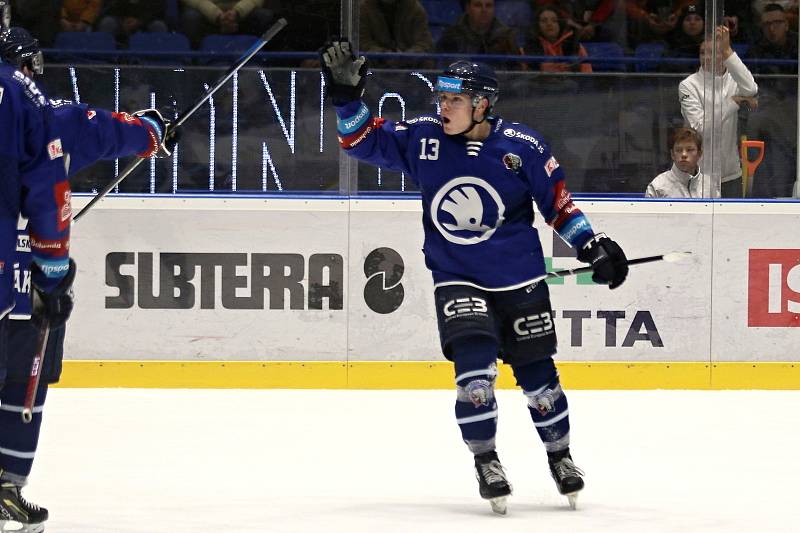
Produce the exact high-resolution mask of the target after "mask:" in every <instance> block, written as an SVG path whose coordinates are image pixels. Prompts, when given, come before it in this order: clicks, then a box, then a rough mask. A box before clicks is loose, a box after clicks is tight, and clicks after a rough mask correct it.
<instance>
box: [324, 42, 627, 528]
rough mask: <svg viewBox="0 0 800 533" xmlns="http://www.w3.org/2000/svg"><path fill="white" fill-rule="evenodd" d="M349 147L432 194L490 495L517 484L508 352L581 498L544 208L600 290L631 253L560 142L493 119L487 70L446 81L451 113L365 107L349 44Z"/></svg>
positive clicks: (471, 432)
mask: <svg viewBox="0 0 800 533" xmlns="http://www.w3.org/2000/svg"><path fill="white" fill-rule="evenodd" d="M321 60H322V70H323V74H324V76H325V79H326V83H327V87H328V95H329V96H330V97H331V99H332V100H333V103H334V105H335V106H336V114H337V116H338V126H337V128H338V134H339V142H340V145H341V147H342V148H343V149H344V150H345V151H346V152H347V153H348V154H349V155H350V156H352V157H355V158H357V159H359V160H362V161H365V162H367V163H371V164H373V165H376V166H381V167H384V168H389V169H392V170H397V171H403V172H405V173H407V174H408V175H410V176H411V177H412V179H413V180H414V183H415V184H416V185H417V186H418V187H419V189H420V192H421V194H422V208H423V214H422V224H423V228H424V234H425V242H424V247H423V252H424V255H425V262H426V265H427V267H428V268H429V269H430V270H431V273H432V274H433V282H434V291H435V293H434V296H435V303H436V313H437V317H438V327H439V334H440V339H441V346H442V351H443V353H444V355H445V357H447V358H448V359H449V360H451V361H452V362H453V363H454V365H455V382H456V389H457V396H456V404H455V416H456V421H457V422H458V425H459V428H460V430H461V434H462V437H463V439H464V442H465V443H466V444H467V446H468V447H469V449H470V451H471V452H472V453H473V454H474V456H475V471H476V477H477V479H478V485H479V492H480V495H481V497H483V498H485V499H487V500H489V501H490V503H491V504H492V508H493V510H494V511H495V512H498V513H501V514H504V513H505V512H506V498H507V497H508V496H509V495H510V494H511V484H510V483H509V482H508V479H507V477H506V474H505V471H504V469H503V467H502V466H501V464H500V460H499V459H498V456H497V452H496V449H495V433H496V427H497V402H496V400H495V394H494V387H495V380H496V377H497V366H496V360H497V357H498V355H499V356H500V358H502V360H503V361H504V362H505V363H507V364H509V365H511V367H512V369H513V372H514V376H515V378H516V381H517V384H518V385H519V386H520V387H521V388H522V390H523V392H524V394H525V396H526V397H527V401H528V407H529V411H530V415H531V418H532V420H533V424H534V427H535V428H536V431H537V432H538V434H539V437H540V438H541V440H542V442H543V443H544V447H545V450H546V452H547V456H548V461H549V465H550V472H551V474H552V476H553V479H554V480H555V482H556V485H557V487H558V490H559V492H561V493H562V494H565V495H567V496H568V497H569V500H570V505H571V506H572V507H573V508H574V505H575V498H576V495H577V493H578V491H580V490H581V489H582V488H583V485H584V482H583V478H582V476H583V472H581V470H580V469H578V468H577V467H576V466H575V464H574V463H573V461H572V457H571V455H570V449H569V444H570V442H569V429H570V426H569V416H568V409H567V398H566V396H565V394H564V391H563V389H562V388H561V385H560V383H559V376H558V372H557V370H556V367H555V364H554V362H553V355H555V353H556V335H555V329H554V326H553V320H554V316H553V311H552V307H551V305H550V297H549V293H548V287H547V285H546V284H545V282H544V280H543V278H544V275H545V272H546V271H545V263H544V257H543V254H542V248H541V243H540V241H539V236H538V233H537V231H536V229H534V228H533V216H534V211H533V205H532V204H533V202H532V201H531V200H533V201H535V202H536V205H537V207H538V208H539V211H540V212H541V213H542V215H543V216H544V218H545V220H546V221H547V223H548V224H549V225H550V226H552V227H553V229H554V230H555V231H556V232H558V234H559V235H560V236H561V237H562V238H563V239H564V240H565V241H566V242H567V243H569V244H570V245H571V246H572V247H574V248H575V249H577V251H578V254H577V255H578V259H580V260H581V261H583V262H586V263H590V264H591V265H592V268H593V272H594V273H593V279H594V281H595V282H597V283H603V284H608V285H609V287H610V288H612V289H614V288H616V287H618V286H619V285H620V284H622V282H623V281H624V280H625V278H626V276H627V273H628V265H627V259H626V257H625V254H624V253H623V251H622V249H621V248H620V247H619V246H618V245H617V243H615V242H614V241H613V240H611V239H610V238H608V237H607V236H606V235H605V234H603V233H598V234H595V232H594V231H593V230H592V227H591V225H590V224H589V220H588V219H587V218H586V216H585V215H584V214H583V213H582V212H581V211H580V209H578V208H577V207H576V206H575V205H574V204H573V202H572V199H571V196H570V193H569V191H568V190H567V188H566V186H565V183H564V173H563V170H562V169H561V167H560V166H559V163H558V161H557V160H556V158H555V157H554V156H553V155H552V154H551V153H550V149H549V147H548V145H547V144H546V143H545V142H544V140H543V139H542V138H541V136H540V135H539V134H538V133H537V132H536V131H534V130H532V129H530V128H529V127H527V126H525V125H523V124H519V123H516V122H506V121H505V120H503V119H502V118H500V117H498V116H492V114H491V112H492V107H493V106H494V104H495V102H496V101H497V98H498V93H499V88H498V83H497V79H496V77H495V74H494V72H493V71H492V70H491V69H490V68H489V67H487V66H485V65H480V64H475V63H472V62H469V61H459V62H456V63H453V64H452V65H450V66H449V67H448V68H447V69H446V70H445V71H444V73H443V74H442V75H440V76H439V78H438V80H437V83H436V87H435V98H436V101H437V103H438V107H439V108H440V113H439V115H436V116H433V115H430V116H421V117H418V118H414V119H411V120H406V121H402V122H392V121H388V120H384V119H382V118H377V117H373V116H372V114H371V113H370V111H369V109H368V108H367V106H366V105H365V104H364V103H363V102H362V101H361V95H362V93H363V88H364V84H365V81H366V62H365V59H364V58H363V57H360V58H358V59H356V58H355V56H354V55H353V53H352V51H351V48H350V43H349V42H347V41H345V40H336V41H333V42H331V43H330V44H328V45H326V46H325V47H323V49H322V50H321Z"/></svg>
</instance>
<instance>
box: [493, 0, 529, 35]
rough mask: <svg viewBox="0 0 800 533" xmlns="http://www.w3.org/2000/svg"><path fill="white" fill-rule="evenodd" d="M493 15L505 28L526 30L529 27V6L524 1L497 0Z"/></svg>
mask: <svg viewBox="0 0 800 533" xmlns="http://www.w3.org/2000/svg"><path fill="white" fill-rule="evenodd" d="M494 15H495V16H496V17H497V18H498V19H500V22H502V23H503V24H505V25H506V26H514V27H515V28H527V27H528V26H530V25H531V18H532V16H533V13H532V12H531V5H530V3H529V2H527V1H525V0H497V2H495V4H494Z"/></svg>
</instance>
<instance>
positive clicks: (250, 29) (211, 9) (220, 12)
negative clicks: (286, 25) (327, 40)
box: [181, 0, 304, 48]
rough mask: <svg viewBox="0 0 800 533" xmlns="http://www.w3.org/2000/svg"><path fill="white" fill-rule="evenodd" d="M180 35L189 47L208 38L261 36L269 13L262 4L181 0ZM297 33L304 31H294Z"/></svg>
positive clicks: (242, 0)
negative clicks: (209, 35)
mask: <svg viewBox="0 0 800 533" xmlns="http://www.w3.org/2000/svg"><path fill="white" fill-rule="evenodd" d="M181 2H182V3H183V5H184V8H183V13H182V16H181V23H182V25H183V33H185V34H186V36H187V37H188V38H189V41H191V43H192V46H194V47H195V48H197V47H199V46H200V42H201V41H202V40H203V37H205V36H206V35H208V34H211V33H223V34H238V33H244V34H252V35H261V34H262V33H264V32H265V31H266V30H267V28H268V27H269V25H270V23H271V22H272V19H273V13H272V11H271V10H269V9H265V8H264V7H263V6H264V0H181ZM297 31H304V30H303V29H298V30H297Z"/></svg>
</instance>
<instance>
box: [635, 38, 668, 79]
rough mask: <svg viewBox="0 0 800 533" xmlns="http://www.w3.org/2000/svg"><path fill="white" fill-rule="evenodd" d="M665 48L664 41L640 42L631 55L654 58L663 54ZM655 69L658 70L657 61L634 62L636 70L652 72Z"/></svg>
mask: <svg viewBox="0 0 800 533" xmlns="http://www.w3.org/2000/svg"><path fill="white" fill-rule="evenodd" d="M665 49H666V46H665V45H664V43H642V44H640V45H639V46H637V47H636V50H634V52H633V55H634V56H636V57H638V58H642V59H656V58H660V57H662V56H663V55H664V50H665ZM655 70H658V63H657V62H655V61H652V62H651V61H642V62H641V63H639V62H637V63H636V72H653V71H655Z"/></svg>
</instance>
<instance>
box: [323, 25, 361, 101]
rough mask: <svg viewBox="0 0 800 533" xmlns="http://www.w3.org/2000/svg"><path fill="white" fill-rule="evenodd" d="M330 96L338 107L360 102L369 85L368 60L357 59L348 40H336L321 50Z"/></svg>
mask: <svg viewBox="0 0 800 533" xmlns="http://www.w3.org/2000/svg"><path fill="white" fill-rule="evenodd" d="M319 55H320V63H321V64H322V75H323V76H325V84H326V85H327V86H328V89H327V92H328V96H330V97H331V100H333V103H334V104H336V105H340V104H346V103H347V102H352V101H353V100H359V99H360V98H361V96H362V95H363V94H364V85H365V84H366V83H367V59H366V58H365V57H364V56H361V57H359V58H358V59H356V56H355V55H353V48H352V46H351V45H350V41H348V40H347V39H340V38H336V37H335V38H334V39H333V40H332V41H331V42H329V43H326V44H325V46H323V47H322V48H320V49H319Z"/></svg>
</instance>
